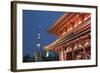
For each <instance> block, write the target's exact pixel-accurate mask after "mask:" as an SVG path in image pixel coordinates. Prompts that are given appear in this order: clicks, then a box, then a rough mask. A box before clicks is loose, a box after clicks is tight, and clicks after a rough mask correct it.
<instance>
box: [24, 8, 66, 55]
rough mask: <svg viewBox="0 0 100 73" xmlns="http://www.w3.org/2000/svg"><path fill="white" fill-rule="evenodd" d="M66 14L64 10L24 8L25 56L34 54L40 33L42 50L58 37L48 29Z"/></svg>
mask: <svg viewBox="0 0 100 73" xmlns="http://www.w3.org/2000/svg"><path fill="white" fill-rule="evenodd" d="M63 14H64V12H53V11H34V10H23V56H25V55H27V54H29V55H30V56H33V52H34V51H35V49H36V48H37V47H36V44H37V37H38V34H40V44H41V49H40V51H41V52H43V51H44V50H43V49H44V48H43V47H44V46H46V45H49V44H51V43H52V42H54V41H55V40H56V39H57V38H58V37H57V36H55V35H53V34H51V33H48V32H47V30H48V29H49V28H50V27H51V26H52V25H53V24H54V23H55V22H56V21H57V20H58V19H59V18H60V17H61V16H62V15H63Z"/></svg>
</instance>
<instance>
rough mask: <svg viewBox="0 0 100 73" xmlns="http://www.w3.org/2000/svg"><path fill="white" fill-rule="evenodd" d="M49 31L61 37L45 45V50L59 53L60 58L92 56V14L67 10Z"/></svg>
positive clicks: (73, 58)
mask: <svg viewBox="0 0 100 73" xmlns="http://www.w3.org/2000/svg"><path fill="white" fill-rule="evenodd" d="M48 32H49V33H51V34H53V35H56V36H58V37H59V38H58V39H57V40H56V41H54V42H53V43H51V44H49V45H47V46H45V51H47V52H49V51H54V52H56V53H58V54H59V60H60V61H64V60H82V59H90V58H91V14H90V13H74V12H66V13H64V15H63V16H62V17H61V18H59V19H58V20H57V21H56V22H55V23H54V24H53V25H52V26H51V27H50V28H49V29H48Z"/></svg>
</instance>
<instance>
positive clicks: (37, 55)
mask: <svg viewBox="0 0 100 73" xmlns="http://www.w3.org/2000/svg"><path fill="white" fill-rule="evenodd" d="M40 29H41V26H39V31H40ZM40 39H41V34H40V33H38V34H37V38H36V49H35V52H34V55H35V62H39V61H41V60H42V59H41V51H40V49H41V42H40Z"/></svg>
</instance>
